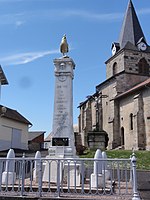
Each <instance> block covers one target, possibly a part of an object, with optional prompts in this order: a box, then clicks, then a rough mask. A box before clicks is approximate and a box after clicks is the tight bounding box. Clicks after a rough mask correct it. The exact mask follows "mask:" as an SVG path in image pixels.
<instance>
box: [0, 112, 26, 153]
mask: <svg viewBox="0 0 150 200" xmlns="http://www.w3.org/2000/svg"><path fill="white" fill-rule="evenodd" d="M13 131H14V132H15V134H13V133H12V132H13ZM13 136H16V137H17V138H13ZM0 138H1V139H0V151H2V150H5V149H9V148H20V149H28V125H27V124H24V123H20V122H17V121H14V120H10V119H8V118H5V117H2V116H1V117H0ZM19 141H20V142H19Z"/></svg>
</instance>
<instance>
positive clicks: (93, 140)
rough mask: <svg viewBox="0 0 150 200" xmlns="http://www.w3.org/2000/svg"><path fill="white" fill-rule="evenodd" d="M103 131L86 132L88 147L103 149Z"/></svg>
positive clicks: (104, 134) (104, 143)
mask: <svg viewBox="0 0 150 200" xmlns="http://www.w3.org/2000/svg"><path fill="white" fill-rule="evenodd" d="M105 136H106V132H105V131H91V132H89V133H88V146H89V148H90V149H101V150H104V149H105V145H106V140H105Z"/></svg>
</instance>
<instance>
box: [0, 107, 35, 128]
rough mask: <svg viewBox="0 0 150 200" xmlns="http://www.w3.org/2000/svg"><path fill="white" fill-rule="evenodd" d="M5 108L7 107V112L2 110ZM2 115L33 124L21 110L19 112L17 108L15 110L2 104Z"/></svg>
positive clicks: (0, 108) (0, 114)
mask: <svg viewBox="0 0 150 200" xmlns="http://www.w3.org/2000/svg"><path fill="white" fill-rule="evenodd" d="M3 108H6V109H5V112H3V111H2V110H3ZM0 116H1V117H5V118H8V119H11V120H15V121H18V122H22V123H24V124H28V125H32V124H31V122H29V121H28V120H27V119H26V118H25V117H23V116H22V115H21V114H20V113H19V112H17V111H16V110H13V109H11V108H8V107H5V106H3V105H0Z"/></svg>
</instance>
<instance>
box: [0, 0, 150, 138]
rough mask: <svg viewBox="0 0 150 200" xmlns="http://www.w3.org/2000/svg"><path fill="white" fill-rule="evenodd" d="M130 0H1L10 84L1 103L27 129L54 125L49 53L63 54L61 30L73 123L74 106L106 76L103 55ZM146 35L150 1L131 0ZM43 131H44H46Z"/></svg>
mask: <svg viewBox="0 0 150 200" xmlns="http://www.w3.org/2000/svg"><path fill="white" fill-rule="evenodd" d="M127 4H128V0H121V1H119V0H113V1H112V0H94V1H93V0H0V64H1V66H2V68H3V70H4V72H5V75H6V77H7V79H8V82H9V85H7V86H3V87H2V92H1V104H2V105H5V106H7V107H10V108H12V109H15V110H17V111H18V112H20V113H21V114H22V115H23V116H24V117H26V118H27V119H28V120H29V121H30V122H31V123H32V124H33V126H32V128H31V129H30V130H31V131H33V130H36V131H46V132H47V134H48V133H50V132H51V129H52V118H53V103H54V65H53V59H55V58H59V57H61V54H60V52H59V44H60V41H61V38H62V36H63V35H64V34H66V35H67V40H68V43H69V48H70V52H69V54H68V55H69V56H70V57H71V58H72V59H73V60H74V62H75V63H76V69H75V71H74V73H75V77H74V80H73V85H74V86H73V87H74V88H73V94H74V108H73V112H74V123H75V124H76V123H77V121H78V115H79V109H78V108H77V106H78V105H79V103H80V102H82V101H84V100H85V99H86V96H88V95H90V94H93V93H94V92H95V86H96V85H98V84H99V83H101V82H102V81H104V80H105V78H106V72H105V70H106V69H105V61H106V60H107V59H108V58H110V56H111V43H112V42H114V41H116V42H117V41H118V38H119V33H120V30H121V25H122V20H123V16H124V14H125V11H126V8H127ZM133 4H134V7H135V9H136V12H137V15H138V17H139V20H140V24H141V26H142V28H143V31H144V34H145V37H146V39H147V42H148V44H149V41H150V27H149V20H150V1H149V0H144V1H139V0H133ZM47 134H46V135H47Z"/></svg>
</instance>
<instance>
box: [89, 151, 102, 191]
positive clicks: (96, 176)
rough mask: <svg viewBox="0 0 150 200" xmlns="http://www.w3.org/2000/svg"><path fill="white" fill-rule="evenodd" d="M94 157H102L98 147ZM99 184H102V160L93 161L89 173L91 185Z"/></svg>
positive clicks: (96, 185) (97, 185)
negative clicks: (90, 172) (92, 168)
mask: <svg viewBox="0 0 150 200" xmlns="http://www.w3.org/2000/svg"><path fill="white" fill-rule="evenodd" d="M94 159H102V153H101V150H100V149H97V150H96V153H95V156H94ZM101 186H103V174H102V161H94V170H93V173H92V174H91V187H92V188H97V187H101Z"/></svg>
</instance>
